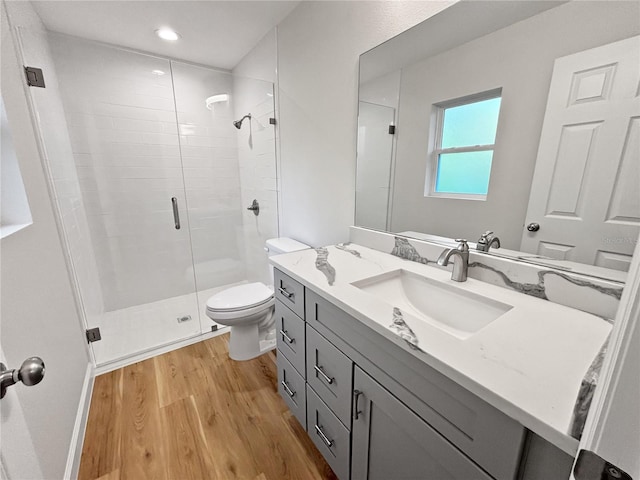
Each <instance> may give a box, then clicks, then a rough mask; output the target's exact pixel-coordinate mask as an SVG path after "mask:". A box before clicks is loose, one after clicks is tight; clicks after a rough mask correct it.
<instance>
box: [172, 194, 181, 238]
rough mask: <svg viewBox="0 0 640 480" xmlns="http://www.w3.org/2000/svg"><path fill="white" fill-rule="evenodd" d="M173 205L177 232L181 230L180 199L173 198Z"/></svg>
mask: <svg viewBox="0 0 640 480" xmlns="http://www.w3.org/2000/svg"><path fill="white" fill-rule="evenodd" d="M171 205H172V206H173V224H174V225H175V227H176V230H180V213H179V212H178V199H177V198H176V197H171Z"/></svg>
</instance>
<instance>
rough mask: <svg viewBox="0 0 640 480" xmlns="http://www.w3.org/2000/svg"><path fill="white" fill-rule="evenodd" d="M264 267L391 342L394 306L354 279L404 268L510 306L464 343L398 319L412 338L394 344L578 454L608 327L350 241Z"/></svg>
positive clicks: (406, 316) (413, 320)
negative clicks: (583, 390) (585, 406)
mask: <svg viewBox="0 0 640 480" xmlns="http://www.w3.org/2000/svg"><path fill="white" fill-rule="evenodd" d="M270 261H271V263H272V264H273V265H274V266H275V267H276V268H278V269H280V270H281V271H283V272H284V273H286V274H288V275H289V276H291V277H292V278H294V279H296V280H298V281H300V282H301V283H304V284H305V285H306V286H307V287H309V288H311V289H312V290H313V291H314V292H316V293H317V294H319V295H320V296H321V297H323V298H325V299H326V300H328V301H330V302H332V303H333V304H335V305H336V306H338V307H339V308H341V309H342V310H344V311H345V312H346V313H348V314H349V315H351V316H353V317H354V318H356V319H357V320H359V321H361V322H362V323H363V324H365V325H367V326H368V327H369V328H372V329H373V330H375V331H376V332H378V333H380V334H381V335H384V336H387V337H389V338H396V339H397V336H398V335H399V333H402V332H401V331H400V330H399V329H398V325H397V313H398V312H397V309H395V310H396V312H395V314H396V315H395V317H394V306H393V305H390V304H388V303H386V302H385V301H383V300H381V299H379V298H377V297H375V296H373V295H371V294H370V293H367V292H366V291H363V290H361V289H359V288H357V287H355V286H353V285H352V283H353V282H357V281H359V280H363V279H366V278H369V277H372V276H375V275H380V274H382V273H385V272H392V271H394V270H398V269H404V270H406V271H409V272H413V273H416V274H418V275H422V276H425V277H428V278H430V279H432V280H437V281H440V282H443V283H445V284H448V285H451V286H452V287H455V288H460V289H463V290H467V291H469V292H473V293H475V294H478V295H483V296H485V297H489V298H493V299H494V300H497V301H500V302H503V303H506V304H508V305H512V306H513V308H512V309H510V310H509V311H508V312H506V313H504V314H503V315H502V316H500V317H499V318H498V319H496V320H494V321H493V322H491V323H490V324H488V325H487V326H485V327H484V328H482V329H481V330H479V331H478V332H476V333H475V334H473V335H471V336H470V337H468V338H465V339H460V338H458V337H456V336H454V335H452V334H450V333H447V332H446V331H444V330H442V329H440V328H438V327H436V326H433V325H430V324H428V323H425V322H424V321H421V320H418V319H417V318H416V317H413V316H412V315H411V314H410V313H407V312H402V320H403V321H404V323H406V326H408V327H409V331H410V332H411V333H412V334H414V336H415V338H414V340H412V341H411V342H410V341H409V340H407V339H406V338H405V340H407V341H406V342H401V343H399V345H402V346H403V347H404V348H405V349H406V350H407V351H408V352H410V353H411V354H412V355H414V356H416V357H417V358H419V359H420V360H422V361H424V362H425V363H426V364H428V365H429V366H431V367H432V368H435V369H436V370H438V371H439V372H440V373H442V374H444V375H446V376H447V377H449V378H450V379H452V380H453V381H455V382H457V383H458V384H460V385H461V386H463V387H465V388H466V389H468V390H469V391H471V392H472V393H474V394H475V395H477V396H478V397H480V398H482V399H483V400H485V401H486V402H488V403H489V404H491V405H493V406H494V407H496V408H498V409H499V410H501V411H502V412H504V413H505V414H506V415H508V416H510V417H512V418H513V419H515V420H517V421H518V422H520V423H521V424H522V425H524V426H525V427H526V428H528V429H530V430H531V431H533V432H535V433H537V434H538V435H540V436H541V437H543V438H545V439H546V440H547V441H549V442H551V443H553V444H554V445H556V446H557V447H559V448H560V449H562V450H564V451H565V452H567V453H569V454H570V455H575V454H576V452H577V448H578V441H577V440H576V439H575V438H572V437H571V436H570V435H569V434H568V432H569V429H570V426H571V418H572V413H573V410H574V405H575V404H576V399H577V397H578V392H579V390H580V387H581V383H582V380H583V377H584V376H585V374H586V372H587V371H588V370H589V367H590V365H591V363H592V362H593V360H594V358H596V356H597V355H598V352H599V351H600V349H601V347H602V345H603V344H604V342H605V341H606V339H607V337H608V335H609V333H610V331H611V328H612V326H611V324H610V323H609V322H607V321H605V320H603V319H602V318H600V317H597V316H594V315H590V314H588V313H584V312H581V311H579V310H575V309H572V308H568V307H565V306H562V305H558V304H555V303H552V302H549V301H545V300H541V299H539V298H535V297H532V296H528V295H523V294H521V293H518V292H516V291H513V290H510V289H506V288H501V287H497V286H495V285H491V284H488V283H485V282H481V281H478V280H475V279H471V278H470V279H468V280H467V281H466V282H454V281H452V280H451V272H450V269H443V268H437V267H432V266H429V265H422V264H420V263H417V262H412V261H409V260H405V259H402V258H398V257H396V256H393V255H390V254H387V253H382V252H379V251H376V250H372V249H369V248H366V247H363V246H360V245H355V244H349V245H348V246H346V247H345V246H343V245H336V246H330V247H326V248H318V249H309V250H302V251H299V252H293V253H288V254H284V255H277V256H274V257H271V258H270ZM394 319H395V320H396V321H395V322H394ZM394 336H395V337H394ZM403 338H404V336H403ZM410 343H413V345H412V344H410ZM415 347H418V348H415Z"/></svg>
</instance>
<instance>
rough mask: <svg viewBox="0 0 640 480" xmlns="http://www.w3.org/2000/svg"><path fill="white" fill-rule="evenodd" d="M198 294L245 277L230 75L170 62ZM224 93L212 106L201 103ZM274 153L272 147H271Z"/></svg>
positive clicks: (233, 98) (235, 134)
mask: <svg viewBox="0 0 640 480" xmlns="http://www.w3.org/2000/svg"><path fill="white" fill-rule="evenodd" d="M171 65H172V71H173V78H174V85H175V96H176V107H177V111H178V128H179V131H180V146H181V151H182V162H183V165H184V177H185V187H186V195H187V204H188V207H189V221H190V223H191V241H192V245H193V257H194V264H195V273H196V286H197V289H198V290H205V289H209V288H214V287H219V286H222V285H228V284H230V283H235V282H239V281H242V280H244V279H245V278H246V274H245V261H244V247H243V245H244V239H243V234H242V205H241V202H240V175H239V171H238V147H237V137H238V130H237V129H236V128H235V127H234V126H233V120H234V118H233V117H234V115H233V107H232V105H233V102H234V101H235V97H236V95H235V93H233V92H232V88H233V82H232V77H231V75H230V74H229V73H227V72H218V71H215V70H211V69H208V68H202V67H197V66H193V65H186V64H181V63H176V62H172V63H171ZM221 94H228V95H229V100H228V101H223V102H217V103H214V104H212V107H211V109H208V108H207V107H206V104H205V99H207V98H209V97H211V96H214V95H221ZM272 149H273V146H272Z"/></svg>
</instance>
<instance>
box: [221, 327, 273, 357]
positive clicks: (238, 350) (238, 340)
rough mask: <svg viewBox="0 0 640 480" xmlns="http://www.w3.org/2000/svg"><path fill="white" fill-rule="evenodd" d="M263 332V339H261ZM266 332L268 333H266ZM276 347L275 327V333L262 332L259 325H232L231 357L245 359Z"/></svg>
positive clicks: (230, 339)
mask: <svg viewBox="0 0 640 480" xmlns="http://www.w3.org/2000/svg"><path fill="white" fill-rule="evenodd" d="M260 333H263V339H262V340H261V339H260ZM265 333H266V335H264V334H265ZM274 348H276V339H275V329H274V330H273V333H272V332H271V331H268V332H260V330H259V328H258V325H255V324H254V325H238V326H233V327H231V334H230V338H229V358H231V360H237V361H244V360H251V359H252V358H256V357H259V356H260V355H262V354H264V353H267V352H268V351H270V350H273V349H274Z"/></svg>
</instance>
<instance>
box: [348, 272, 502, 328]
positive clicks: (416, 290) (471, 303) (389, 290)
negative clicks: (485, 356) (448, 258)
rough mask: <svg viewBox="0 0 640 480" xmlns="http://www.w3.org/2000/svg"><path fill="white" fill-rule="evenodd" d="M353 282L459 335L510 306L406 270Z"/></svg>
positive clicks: (495, 317) (427, 321)
mask: <svg viewBox="0 0 640 480" xmlns="http://www.w3.org/2000/svg"><path fill="white" fill-rule="evenodd" d="M352 285H353V286H355V287H357V288H359V289H361V290H363V291H365V292H367V293H370V294H371V295H374V296H375V297H376V298H378V299H380V300H383V301H385V302H386V303H388V304H389V305H391V306H393V307H397V308H399V309H400V311H402V312H403V313H408V314H410V315H412V316H414V317H416V318H418V319H419V320H422V321H424V322H426V323H429V324H431V325H433V326H435V327H438V328H440V329H441V330H444V331H446V332H448V333H450V334H452V335H454V336H456V337H458V338H462V339H465V338H468V337H470V336H471V335H473V334H474V333H475V332H477V331H478V330H480V329H481V328H483V327H485V326H487V325H488V324H489V323H491V322H493V321H494V320H496V319H497V318H498V317H500V316H502V315H503V314H504V313H506V312H508V311H509V310H511V309H512V308H513V307H512V306H511V305H507V304H505V303H502V302H498V301H496V300H493V299H491V298H487V297H484V296H482V295H478V294H476V293H473V292H469V291H467V290H463V289H461V288H457V287H454V286H452V285H449V284H445V283H442V282H439V281H437V280H433V279H431V278H428V277H423V276H421V275H417V274H415V273H413V272H409V271H407V270H394V271H392V272H387V273H383V274H381V275H376V276H374V277H369V278H366V279H364V280H358V281H357V282H354V283H352Z"/></svg>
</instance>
